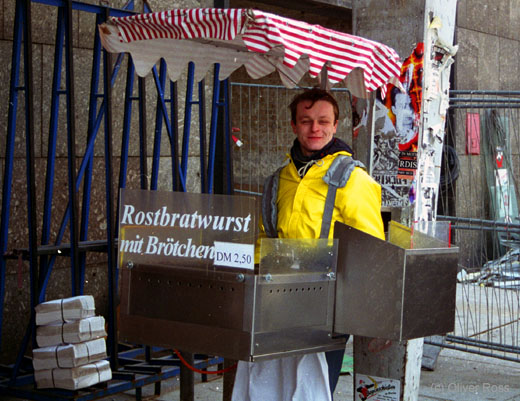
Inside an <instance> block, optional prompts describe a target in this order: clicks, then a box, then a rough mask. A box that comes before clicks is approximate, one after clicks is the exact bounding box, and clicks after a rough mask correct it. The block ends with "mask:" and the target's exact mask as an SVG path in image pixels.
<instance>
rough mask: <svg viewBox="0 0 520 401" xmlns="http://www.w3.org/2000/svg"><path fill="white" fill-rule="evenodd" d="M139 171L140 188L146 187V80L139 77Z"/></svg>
mask: <svg viewBox="0 0 520 401" xmlns="http://www.w3.org/2000/svg"><path fill="white" fill-rule="evenodd" d="M138 85H139V173H140V175H141V189H148V164H147V155H148V150H147V146H148V140H147V139H148V138H147V135H146V82H145V80H144V78H141V77H139V80H138Z"/></svg>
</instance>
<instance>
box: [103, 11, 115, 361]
mask: <svg viewBox="0 0 520 401" xmlns="http://www.w3.org/2000/svg"><path fill="white" fill-rule="evenodd" d="M105 20H108V10H107V12H106V13H105ZM110 69H111V61H110V55H109V53H108V52H107V51H106V50H104V51H103V70H104V74H103V83H104V96H105V102H104V103H105V183H106V219H107V245H108V249H107V253H108V338H107V350H108V354H109V357H110V367H111V368H112V370H117V368H118V360H117V343H118V340H117V320H116V305H115V303H116V297H117V288H116V275H117V263H116V254H115V249H114V244H115V235H114V226H113V224H114V213H113V200H114V199H115V198H114V191H113V182H112V110H111V107H112V85H111V82H110V77H111V72H110Z"/></svg>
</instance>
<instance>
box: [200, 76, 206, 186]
mask: <svg viewBox="0 0 520 401" xmlns="http://www.w3.org/2000/svg"><path fill="white" fill-rule="evenodd" d="M205 89H206V82H205V80H204V79H202V80H201V81H200V82H199V143H200V192H201V193H206V191H207V188H206V181H207V180H206V176H207V172H206V91H205Z"/></svg>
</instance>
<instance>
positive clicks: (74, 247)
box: [65, 0, 81, 296]
mask: <svg viewBox="0 0 520 401" xmlns="http://www.w3.org/2000/svg"><path fill="white" fill-rule="evenodd" d="M65 10H66V19H65V21H66V29H65V54H66V56H65V60H66V61H65V64H66V82H67V90H66V97H67V161H68V187H69V205H70V207H69V212H70V224H69V234H70V264H71V273H72V274H71V278H72V283H71V284H72V296H76V295H81V290H80V287H81V286H80V269H79V250H78V243H79V225H78V223H79V219H78V200H77V191H76V116H75V113H74V109H75V106H74V104H75V102H74V101H75V99H74V63H73V61H74V51H73V44H72V34H73V32H72V0H68V1H67V3H66V5H65Z"/></svg>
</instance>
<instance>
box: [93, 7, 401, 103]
mask: <svg viewBox="0 0 520 401" xmlns="http://www.w3.org/2000/svg"><path fill="white" fill-rule="evenodd" d="M100 33H101V39H102V43H103V46H104V47H105V48H106V49H107V50H108V51H110V52H114V53H121V52H129V53H130V54H131V55H132V59H133V61H134V64H135V67H136V71H137V74H138V75H139V76H145V75H147V74H148V73H149V72H150V70H151V68H152V67H153V66H154V65H155V64H156V62H157V61H158V60H159V59H160V58H164V59H165V61H166V63H167V65H168V75H169V77H170V79H172V80H176V79H177V78H178V77H179V75H180V74H181V73H182V72H183V71H185V68H186V65H187V63H188V62H190V61H193V62H194V64H195V71H196V72H195V78H196V79H197V80H200V79H202V78H203V77H204V76H205V74H206V72H207V70H208V68H210V66H211V65H213V64H214V63H220V75H219V78H220V79H225V78H227V77H228V76H229V75H230V74H231V73H232V72H233V71H234V70H236V69H237V68H239V67H240V66H242V65H244V66H245V68H246V70H247V72H248V73H249V75H250V76H251V77H252V78H261V77H264V76H266V75H268V74H270V73H272V72H273V71H275V70H278V72H279V74H280V78H281V80H282V82H283V84H284V85H285V86H287V87H294V86H296V85H297V84H298V82H299V81H300V79H301V78H302V77H303V75H304V74H305V73H306V72H307V71H308V72H309V74H310V76H311V77H313V78H315V77H317V76H318V74H319V73H320V71H322V69H323V67H324V66H326V71H327V78H328V80H329V82H330V84H331V85H334V84H336V83H338V82H340V81H342V80H344V79H346V80H347V86H348V87H349V88H350V89H351V90H352V91H353V93H354V94H356V95H357V96H364V95H365V94H366V92H371V91H373V90H375V89H377V88H379V87H381V88H383V90H384V88H385V86H386V84H387V83H388V82H392V83H397V81H398V77H399V75H400V71H401V63H400V61H399V56H398V55H397V53H396V52H395V51H394V50H393V49H391V48H390V47H388V46H385V45H383V44H380V43H377V42H374V41H371V40H368V39H364V38H360V37H357V36H353V35H349V34H346V33H341V32H337V31H333V30H331V29H327V28H324V27H321V26H319V25H310V24H308V23H305V22H302V21H296V20H292V19H289V18H285V17H280V16H277V15H274V14H269V13H266V12H263V11H258V10H251V9H211V8H194V9H175V10H168V11H161V12H156V13H150V14H140V15H134V16H129V17H123V18H111V19H110V23H108V24H102V25H101V26H100Z"/></svg>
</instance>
